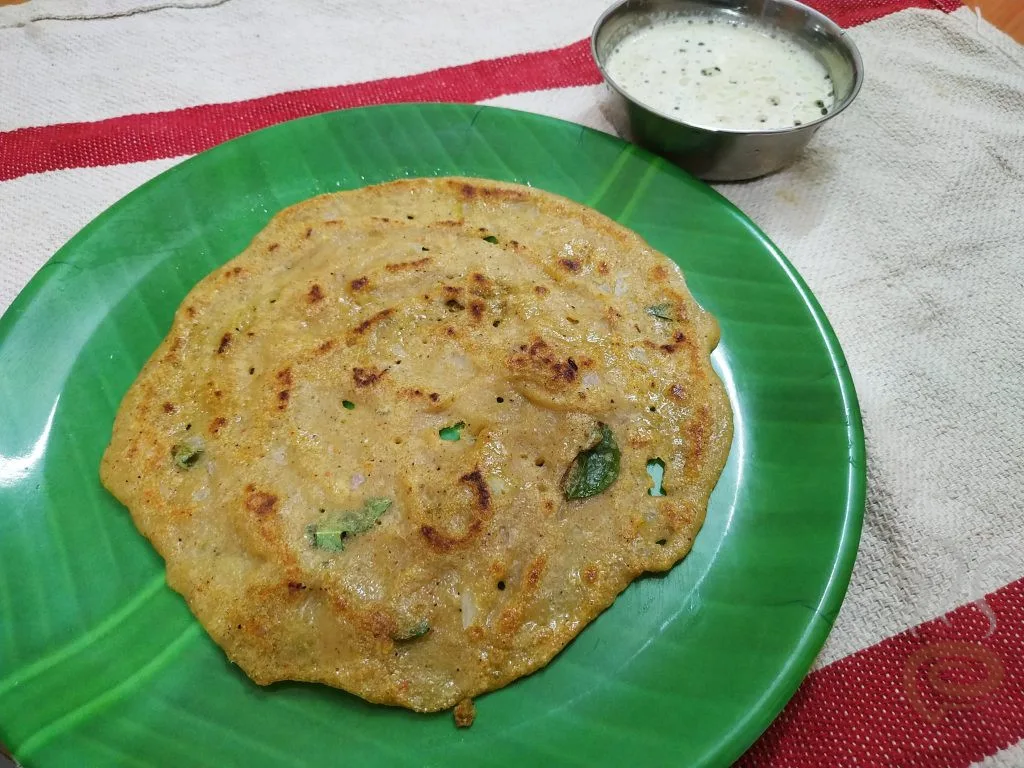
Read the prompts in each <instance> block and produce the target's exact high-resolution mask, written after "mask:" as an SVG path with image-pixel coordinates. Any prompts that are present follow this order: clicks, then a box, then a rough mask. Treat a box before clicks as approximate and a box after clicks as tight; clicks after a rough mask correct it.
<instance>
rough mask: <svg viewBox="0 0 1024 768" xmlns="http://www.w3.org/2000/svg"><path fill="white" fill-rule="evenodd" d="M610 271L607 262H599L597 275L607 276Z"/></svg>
mask: <svg viewBox="0 0 1024 768" xmlns="http://www.w3.org/2000/svg"><path fill="white" fill-rule="evenodd" d="M608 271H609V270H608V262H606V261H599V262H598V263H597V274H599V275H607V274H608Z"/></svg>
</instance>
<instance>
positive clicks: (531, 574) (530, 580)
mask: <svg viewBox="0 0 1024 768" xmlns="http://www.w3.org/2000/svg"><path fill="white" fill-rule="evenodd" d="M547 563H548V559H547V558H546V557H545V556H544V555H541V556H540V557H538V558H537V559H536V560H534V561H533V563H531V564H530V568H529V570H528V571H527V572H526V578H525V579H524V580H523V583H524V584H525V585H526V587H527V588H528V589H535V588H536V587H537V585H538V584H540V577H541V576H543V575H544V569H545V567H547Z"/></svg>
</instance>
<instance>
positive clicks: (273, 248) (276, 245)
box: [267, 243, 281, 253]
mask: <svg viewBox="0 0 1024 768" xmlns="http://www.w3.org/2000/svg"><path fill="white" fill-rule="evenodd" d="M280 247H281V244H280V243H271V244H270V245H268V246H267V252H268V253H273V252H274V251H276V250H277V249H278V248H280Z"/></svg>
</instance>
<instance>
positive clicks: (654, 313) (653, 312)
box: [644, 302, 676, 323]
mask: <svg viewBox="0 0 1024 768" xmlns="http://www.w3.org/2000/svg"><path fill="white" fill-rule="evenodd" d="M644 312H646V313H647V314H648V315H650V316H651V317H656V318H658V319H659V320H668V321H669V322H670V323H671V322H675V321H676V313H675V309H674V308H673V306H672V305H671V304H669V303H668V302H666V303H664V304H653V305H651V306H649V307H644Z"/></svg>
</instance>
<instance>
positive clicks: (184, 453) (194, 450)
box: [171, 440, 203, 469]
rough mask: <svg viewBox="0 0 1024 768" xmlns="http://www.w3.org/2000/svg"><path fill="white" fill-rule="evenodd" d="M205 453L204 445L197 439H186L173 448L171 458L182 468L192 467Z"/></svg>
mask: <svg viewBox="0 0 1024 768" xmlns="http://www.w3.org/2000/svg"><path fill="white" fill-rule="evenodd" d="M202 455H203V446H202V445H201V444H200V443H199V442H198V441H196V440H186V441H185V442H183V443H178V444H177V445H175V446H174V447H173V448H171V458H172V459H173V460H174V463H175V464H177V465H178V466H179V467H181V468H182V469H191V468H192V467H194V466H195V465H196V462H197V461H199V459H200V457H201V456H202Z"/></svg>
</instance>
